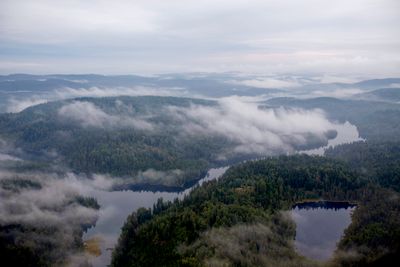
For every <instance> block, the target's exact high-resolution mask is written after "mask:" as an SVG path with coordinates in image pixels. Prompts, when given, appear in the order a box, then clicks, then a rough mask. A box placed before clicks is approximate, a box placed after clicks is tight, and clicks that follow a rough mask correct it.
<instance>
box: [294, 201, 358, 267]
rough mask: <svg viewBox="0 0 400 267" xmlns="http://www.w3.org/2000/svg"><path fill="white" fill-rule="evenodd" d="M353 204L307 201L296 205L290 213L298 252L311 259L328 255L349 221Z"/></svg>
mask: <svg viewBox="0 0 400 267" xmlns="http://www.w3.org/2000/svg"><path fill="white" fill-rule="evenodd" d="M354 209H355V206H354V205H350V204H348V203H340V202H311V203H304V204H299V205H296V206H295V207H294V208H293V209H292V211H291V215H292V218H293V220H294V221H295V223H296V238H295V247H296V249H297V251H298V252H299V254H301V255H304V256H306V257H309V258H311V259H315V260H327V259H329V258H330V257H331V256H332V254H333V252H334V251H335V249H336V243H337V242H338V241H339V240H340V238H341V237H342V234H343V231H344V229H346V227H347V226H348V225H349V224H350V223H351V213H352V211H353V210H354Z"/></svg>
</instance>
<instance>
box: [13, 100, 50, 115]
mask: <svg viewBox="0 0 400 267" xmlns="http://www.w3.org/2000/svg"><path fill="white" fill-rule="evenodd" d="M46 102H47V100H46V99H41V98H39V97H31V98H27V99H15V98H12V99H10V100H9V101H8V105H7V112H11V113H17V112H20V111H22V110H24V109H26V108H28V107H31V106H35V105H39V104H43V103H46Z"/></svg>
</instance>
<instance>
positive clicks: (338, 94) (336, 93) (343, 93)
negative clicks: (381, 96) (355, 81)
mask: <svg viewBox="0 0 400 267" xmlns="http://www.w3.org/2000/svg"><path fill="white" fill-rule="evenodd" d="M363 92H365V91H363V90H361V89H358V88H346V89H335V90H324V91H323V90H317V91H313V92H312V96H329V97H335V98H348V97H351V96H353V95H356V94H360V93H363Z"/></svg>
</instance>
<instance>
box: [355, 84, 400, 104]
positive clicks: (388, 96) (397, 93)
mask: <svg viewBox="0 0 400 267" xmlns="http://www.w3.org/2000/svg"><path fill="white" fill-rule="evenodd" d="M399 85H400V84H399ZM353 97H355V98H360V99H366V100H377V101H388V102H400V87H399V88H382V89H377V90H373V91H369V92H366V93H362V94H357V95H355V96H353Z"/></svg>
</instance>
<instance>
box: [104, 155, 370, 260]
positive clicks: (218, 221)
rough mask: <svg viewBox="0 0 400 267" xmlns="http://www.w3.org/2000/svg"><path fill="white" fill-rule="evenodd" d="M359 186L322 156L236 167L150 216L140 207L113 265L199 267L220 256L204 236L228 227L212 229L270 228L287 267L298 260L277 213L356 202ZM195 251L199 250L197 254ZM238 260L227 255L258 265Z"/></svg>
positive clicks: (127, 226) (274, 256)
mask: <svg viewBox="0 0 400 267" xmlns="http://www.w3.org/2000/svg"><path fill="white" fill-rule="evenodd" d="M364 184H365V181H364V180H362V179H360V178H359V177H358V176H357V175H356V173H354V172H353V171H351V170H348V169H346V168H345V166H344V165H343V164H340V163H338V162H336V161H332V160H329V159H326V158H322V157H309V156H291V157H279V158H270V159H267V160H261V161H249V162H246V163H243V164H239V165H237V166H234V167H232V168H230V169H229V170H228V171H227V172H226V173H225V175H224V176H223V177H222V178H221V179H220V180H218V181H211V182H208V183H206V184H204V185H203V186H201V187H198V188H196V189H194V190H193V191H192V193H191V194H190V195H189V196H188V197H186V198H185V199H184V200H182V201H175V202H174V203H166V204H163V203H162V202H160V201H159V202H158V203H157V204H156V205H155V209H154V212H152V213H151V218H149V213H150V211H149V210H147V211H146V216H145V217H146V219H145V220H142V222H141V221H140V220H139V218H140V217H142V215H140V214H141V213H143V211H141V212H136V213H133V214H132V215H131V216H130V217H129V218H128V221H127V223H126V224H125V226H124V227H123V231H122V234H121V237H120V240H119V244H118V246H117V248H116V250H115V251H114V254H113V260H112V266H202V265H204V264H205V261H207V260H208V259H209V258H215V257H216V258H215V259H218V260H222V259H220V258H221V255H219V254H218V253H219V252H217V251H216V249H213V247H212V245H211V246H210V247H209V246H207V245H206V244H205V243H204V242H205V241H204V240H208V239H209V238H210V234H204V233H205V232H207V231H211V232H207V233H214V232H213V231H225V230H213V229H228V230H226V231H228V232H229V231H231V230H229V229H231V228H232V227H237V226H238V225H275V226H276V227H272V228H274V229H273V231H274V234H273V237H274V241H271V242H272V243H273V244H275V245H277V244H280V245H278V247H279V248H280V249H282V251H287V253H288V254H286V253H283V254H285V255H284V256H285V257H286V256H287V257H289V258H290V257H292V258H291V259H292V260H293V261H294V262H292V263H290V264H288V266H294V265H295V263H299V262H301V258H300V257H299V256H296V254H295V253H294V251H293V248H292V247H291V243H290V240H292V239H293V237H294V231H293V228H292V227H288V226H286V227H285V226H284V225H287V223H285V220H282V219H276V218H279V216H278V214H279V211H280V210H281V209H285V208H289V207H291V205H292V204H293V203H295V202H296V201H300V200H302V199H307V198H327V199H334V200H348V199H354V200H356V199H359V196H360V195H361V194H362V193H363V190H362V188H363V186H364ZM256 228H257V227H256ZM249 231H253V230H249ZM234 232H235V231H234ZM278 233H279V234H278ZM211 236H212V234H211ZM204 238H205V239H204ZM254 238H256V237H254ZM202 239H204V240H203V241H201V240H202ZM275 239H276V240H275ZM238 240H241V238H239V239H238ZM249 242H250V243H248V242H247V241H246V242H244V243H243V246H245V247H248V246H255V247H257V243H251V242H252V241H249ZM267 243H268V242H267ZM276 243H277V244H276ZM259 245H260V244H259ZM263 246H264V245H263ZM179 248H180V249H179ZM196 248H199V249H200V248H201V249H200V251H202V252H198V253H197V252H196V251H197V249H196ZM256 250H257V249H256ZM278 252H279V251H278ZM278 252H276V253H277V254H276V253H272V254H268V253H267V254H265V255H264V254H263V257H266V258H265V259H264V258H263V257H262V259H261V258H259V259H258V260H260V261H261V262H276V259H277V258H278V256H277V255H278V254H279V253H278ZM199 253H200V254H199ZM214 253H217V254H214ZM243 253H247V252H246V250H244V252H243ZM249 253H250V252H249ZM260 253H261V254H262V252H260ZM256 254H257V253H256ZM218 255H219V256H218ZM268 255H269V256H268ZM228 258H229V257H228ZM239 258H240V257H239ZM224 260H226V259H224ZM237 260H238V259H233V258H232V259H230V260H228V263H229V264H227V265H224V266H257V264H256V263H257V262H258V261H257V260H255V261H250V262H248V264H247V263H246V264H245V263H244V262H241V261H240V260H239V261H238V262H237ZM258 263H260V262H258ZM303 263H304V262H303ZM213 266H214V265H213ZM215 266H216V265H215ZM305 266H306V265H305Z"/></svg>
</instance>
